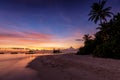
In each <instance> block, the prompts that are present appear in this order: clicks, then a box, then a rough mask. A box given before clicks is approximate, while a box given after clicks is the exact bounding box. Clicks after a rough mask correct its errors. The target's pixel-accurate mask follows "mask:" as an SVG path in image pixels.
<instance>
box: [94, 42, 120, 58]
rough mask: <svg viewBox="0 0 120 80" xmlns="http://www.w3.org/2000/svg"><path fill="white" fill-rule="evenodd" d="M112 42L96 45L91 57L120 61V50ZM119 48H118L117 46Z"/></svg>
mask: <svg viewBox="0 0 120 80" xmlns="http://www.w3.org/2000/svg"><path fill="white" fill-rule="evenodd" d="M118 46H119V45H117V44H116V43H115V42H114V41H112V42H106V43H103V44H101V45H98V46H97V47H96V49H95V50H94V52H93V56H95V57H102V58H115V59H120V50H119V49H118ZM119 48H120V46H119Z"/></svg>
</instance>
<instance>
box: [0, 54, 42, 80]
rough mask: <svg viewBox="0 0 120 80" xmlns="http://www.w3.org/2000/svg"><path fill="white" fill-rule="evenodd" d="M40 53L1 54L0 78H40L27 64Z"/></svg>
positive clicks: (13, 79)
mask: <svg viewBox="0 0 120 80" xmlns="http://www.w3.org/2000/svg"><path fill="white" fill-rule="evenodd" d="M37 56H40V54H0V80H40V78H39V77H38V76H37V72H36V71H34V70H32V69H29V68H27V67H26V66H27V64H28V63H29V62H31V61H32V60H33V59H35V58H36V57H37Z"/></svg>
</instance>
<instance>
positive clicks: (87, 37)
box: [83, 34, 92, 42]
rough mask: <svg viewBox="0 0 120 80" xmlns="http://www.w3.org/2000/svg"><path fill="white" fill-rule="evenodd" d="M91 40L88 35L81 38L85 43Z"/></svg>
mask: <svg viewBox="0 0 120 80" xmlns="http://www.w3.org/2000/svg"><path fill="white" fill-rule="evenodd" d="M91 38H92V36H90V35H89V34H85V35H84V37H83V39H84V41H85V42H86V41H89V40H91Z"/></svg>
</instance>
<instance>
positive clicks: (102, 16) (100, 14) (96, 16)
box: [88, 0, 113, 24]
mask: <svg viewBox="0 0 120 80" xmlns="http://www.w3.org/2000/svg"><path fill="white" fill-rule="evenodd" d="M105 4H106V0H102V1H101V0H99V2H98V3H93V5H92V6H91V8H92V9H91V11H90V13H89V14H88V15H89V16H90V17H89V20H90V21H94V23H95V24H96V23H97V22H98V21H100V24H102V23H103V22H105V23H106V22H107V19H106V18H107V17H112V15H113V13H112V12H110V10H111V7H106V8H104V7H105Z"/></svg>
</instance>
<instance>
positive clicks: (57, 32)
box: [0, 0, 120, 49]
mask: <svg viewBox="0 0 120 80" xmlns="http://www.w3.org/2000/svg"><path fill="white" fill-rule="evenodd" d="M93 2H96V0H0V47H5V48H8V47H22V48H31V49H53V48H69V47H70V46H72V47H74V48H79V47H81V46H83V45H84V44H83V42H82V41H81V42H80V41H75V40H76V39H82V36H83V35H84V34H95V32H96V27H98V26H97V25H95V24H94V23H92V22H90V21H88V13H89V11H90V6H91V5H92V4H93ZM119 3H120V1H119V0H115V1H114V2H113V1H108V2H107V5H109V6H111V7H112V12H114V13H117V12H118V11H119V9H120V5H119Z"/></svg>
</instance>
